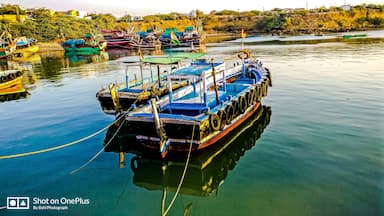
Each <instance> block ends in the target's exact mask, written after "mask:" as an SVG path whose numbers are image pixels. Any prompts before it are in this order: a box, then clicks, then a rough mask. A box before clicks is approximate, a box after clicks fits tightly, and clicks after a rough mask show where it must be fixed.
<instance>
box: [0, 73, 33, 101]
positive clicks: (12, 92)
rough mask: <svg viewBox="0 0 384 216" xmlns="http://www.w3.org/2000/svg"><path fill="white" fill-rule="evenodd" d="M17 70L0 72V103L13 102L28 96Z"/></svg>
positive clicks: (20, 74)
mask: <svg viewBox="0 0 384 216" xmlns="http://www.w3.org/2000/svg"><path fill="white" fill-rule="evenodd" d="M22 76H23V73H22V72H21V71H18V70H7V71H3V72H0V101H9V100H15V99H19V98H22V97H26V96H27V95H28V93H27V91H26V89H25V88H24V85H23V81H22Z"/></svg>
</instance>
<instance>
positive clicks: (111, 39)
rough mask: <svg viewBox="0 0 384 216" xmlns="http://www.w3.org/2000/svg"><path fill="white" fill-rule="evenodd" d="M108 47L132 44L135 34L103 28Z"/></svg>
mask: <svg viewBox="0 0 384 216" xmlns="http://www.w3.org/2000/svg"><path fill="white" fill-rule="evenodd" d="M101 33H102V34H103V37H104V40H106V41H107V47H108V48H125V47H127V46H130V44H131V43H132V41H133V39H134V35H133V34H129V33H127V32H125V31H122V30H101Z"/></svg>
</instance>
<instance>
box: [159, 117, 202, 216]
mask: <svg viewBox="0 0 384 216" xmlns="http://www.w3.org/2000/svg"><path fill="white" fill-rule="evenodd" d="M195 123H196V121H194V122H193V128H192V136H191V143H190V145H189V151H188V156H187V161H186V162H185V166H184V170H183V175H182V176H181V178H180V182H179V185H178V186H177V189H176V192H175V195H174V196H173V198H172V201H171V202H170V203H169V206H168V208H167V210H165V212H164V213H163V214H162V216H165V215H167V214H168V211H169V210H170V209H171V208H172V206H173V203H174V202H175V200H176V197H177V195H178V194H179V192H180V189H181V185H182V184H183V181H184V177H185V174H186V173H187V168H188V164H189V159H190V158H191V152H192V143H193V135H194V134H195Z"/></svg>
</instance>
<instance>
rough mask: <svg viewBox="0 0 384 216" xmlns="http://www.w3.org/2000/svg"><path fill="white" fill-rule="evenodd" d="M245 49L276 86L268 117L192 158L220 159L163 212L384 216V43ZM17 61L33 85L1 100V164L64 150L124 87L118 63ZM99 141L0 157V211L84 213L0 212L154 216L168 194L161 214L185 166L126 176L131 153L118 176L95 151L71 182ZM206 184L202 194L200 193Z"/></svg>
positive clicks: (112, 160)
mask: <svg viewBox="0 0 384 216" xmlns="http://www.w3.org/2000/svg"><path fill="white" fill-rule="evenodd" d="M247 48H249V49H250V50H251V51H252V53H255V54H256V55H257V56H258V57H260V58H261V59H262V60H263V62H264V65H265V66H267V67H268V68H269V69H270V70H271V71H272V75H273V87H272V88H270V89H269V95H268V97H266V98H265V99H263V105H265V106H267V107H269V108H268V109H270V110H271V113H272V114H271V115H270V116H269V117H268V118H270V120H269V119H268V121H267V120H263V121H261V122H260V121H257V122H255V123H254V124H253V125H252V124H251V126H250V127H249V128H248V129H247V130H244V131H242V132H241V133H240V132H239V134H237V136H235V137H234V138H233V139H232V138H228V141H231V143H232V144H233V145H231V147H230V148H228V149H227V150H223V152H224V153H223V152H219V153H215V151H214V150H212V152H209V153H207V155H208V156H207V155H202V156H200V158H201V160H203V161H204V160H205V159H204V158H205V157H209V155H215V154H217V155H218V156H217V157H216V159H215V160H213V162H212V163H210V164H209V165H208V166H207V168H206V169H203V170H202V171H201V168H200V169H199V168H198V165H196V163H197V162H196V160H198V159H199V157H195V158H194V159H193V163H192V164H193V165H195V166H194V167H192V166H191V167H190V168H189V169H188V170H189V171H187V176H186V179H185V187H184V188H182V189H181V193H179V195H178V197H177V199H176V201H175V203H174V204H173V206H172V208H171V209H170V211H169V214H168V215H183V214H184V212H186V211H187V212H188V213H189V215H295V216H296V215H384V207H383V206H384V171H383V170H384V169H383V168H384V135H383V134H384V100H383V99H384V96H383V95H384V85H383V83H384V64H383V63H382V60H383V58H384V43H383V42H382V41H380V40H375V41H373V42H364V43H361V42H350V43H322V44H307V45H249V46H247ZM237 50H238V45H237V44H234V43H220V44H214V45H211V46H210V45H208V46H207V53H208V57H215V58H224V57H227V56H228V55H233V54H235V52H236V51H237ZM110 59H114V58H110ZM18 64H21V65H22V66H24V67H28V68H30V69H31V70H32V73H30V74H29V77H31V79H32V78H34V81H33V82H30V83H29V84H28V88H29V92H30V95H29V97H28V98H26V99H20V100H16V101H8V102H3V103H0V113H2V115H1V116H0V122H1V123H0V131H1V133H0V140H1V141H0V155H8V154H14V153H20V152H25V151H33V150H38V149H41V148H46V147H52V146H56V145H60V144H63V143H67V142H70V141H73V140H75V139H78V138H81V137H84V136H86V135H88V134H90V133H92V132H95V131H96V130H98V129H100V128H103V127H104V126H106V125H108V124H109V123H111V122H112V121H113V119H114V117H113V116H109V115H105V114H104V113H103V112H102V111H101V108H100V107H99V104H98V102H97V100H96V98H95V93H96V91H97V90H98V89H99V88H100V87H101V86H103V85H107V84H108V83H109V82H114V81H115V80H120V81H123V80H124V73H125V71H124V66H122V65H121V64H120V63H118V61H117V60H110V61H106V60H102V61H101V60H100V59H99V60H97V61H96V60H95V61H93V59H91V60H89V59H88V60H86V61H84V62H83V63H77V64H74V63H73V62H70V61H69V60H68V59H64V58H61V57H57V56H50V57H41V61H36V62H34V63H18ZM263 118H266V117H265V116H264V117H263ZM260 125H261V126H260ZM105 135H106V134H105V132H104V133H102V134H100V135H98V136H96V137H94V138H91V139H89V140H87V141H85V142H83V143H81V144H78V145H75V146H72V147H68V148H65V149H62V150H57V151H54V152H51V153H46V154H41V155H33V156H28V157H22V158H15V159H5V160H0V185H1V190H0V206H6V204H7V199H6V198H7V197H10V196H23V197H30V206H31V208H32V206H38V205H37V204H36V205H35V204H33V203H32V202H33V198H41V199H44V198H48V199H53V200H54V199H59V200H60V199H61V198H62V197H64V198H76V197H79V198H82V199H84V200H85V199H88V200H89V204H83V205H81V204H79V203H78V204H73V205H68V204H67V205H66V206H68V210H62V211H58V210H32V209H30V210H10V209H9V210H5V209H1V210H0V215H58V214H60V215H160V214H161V209H162V196H163V194H164V192H166V199H165V204H164V206H165V208H166V207H168V205H169V203H170V201H171V199H172V197H173V195H174V191H175V188H176V187H175V186H176V185H177V183H178V180H179V179H180V176H181V173H182V169H183V168H184V167H183V165H184V162H183V160H182V159H180V161H175V162H174V163H173V164H174V166H170V168H169V169H170V172H169V174H168V176H166V175H165V176H166V177H167V178H165V177H164V175H163V174H162V171H161V163H160V162H158V161H149V162H148V161H146V160H144V159H145V158H144V159H143V160H142V162H143V163H137V162H136V163H133V165H135V164H136V165H135V166H136V168H137V169H134V170H135V171H133V169H132V168H131V158H135V155H134V154H126V156H125V166H124V168H119V163H118V154H116V153H112V152H103V153H102V154H100V156H98V157H97V158H96V159H95V160H94V161H93V162H92V163H90V164H89V165H88V166H86V167H85V168H83V169H81V170H80V171H78V172H76V173H74V174H70V172H71V171H73V170H75V169H77V168H79V167H80V166H81V165H83V164H84V163H85V162H86V161H88V160H89V159H91V158H92V157H93V156H94V155H95V154H96V153H97V152H98V151H100V149H102V146H103V145H102V144H103V142H104V138H105ZM127 145H129V142H127ZM242 145H243V146H242ZM236 146H240V148H236ZM239 149H240V150H239ZM241 149H242V150H241ZM133 162H135V161H133ZM171 164H172V163H171ZM223 167H225V169H223ZM134 168H135V167H134ZM199 170H200V171H199ZM188 173H189V174H188ZM191 173H193V175H192V174H191ZM201 174H204V175H203V176H201ZM211 176H212V178H211ZM165 180H167V181H165ZM206 184H208V186H210V187H208V188H210V189H209V190H207V187H204V188H205V190H204V191H205V192H204V193H203V194H202V193H201V191H202V190H203V189H202V188H203V187H202V186H204V185H205V186H206ZM199 185H200V186H199ZM164 188H165V190H164ZM41 206H44V205H43V204H41ZM187 206H189V208H188V207H187ZM186 209H187V210H186Z"/></svg>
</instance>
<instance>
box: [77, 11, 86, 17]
mask: <svg viewBox="0 0 384 216" xmlns="http://www.w3.org/2000/svg"><path fill="white" fill-rule="evenodd" d="M87 15H88V12H87V11H77V18H85V17H86V16H87Z"/></svg>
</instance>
